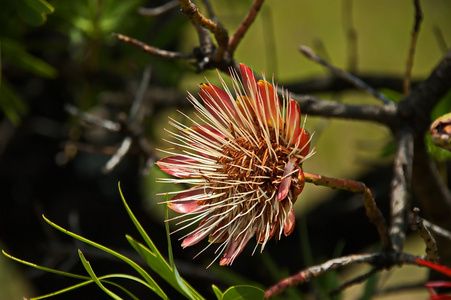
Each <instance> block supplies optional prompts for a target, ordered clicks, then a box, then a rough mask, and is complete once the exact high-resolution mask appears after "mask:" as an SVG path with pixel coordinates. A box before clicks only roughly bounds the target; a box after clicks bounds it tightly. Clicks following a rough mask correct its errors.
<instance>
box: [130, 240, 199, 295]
mask: <svg viewBox="0 0 451 300" xmlns="http://www.w3.org/2000/svg"><path fill="white" fill-rule="evenodd" d="M126 237H127V240H128V242H129V243H130V244H131V245H132V247H133V248H134V249H135V250H136V252H138V253H139V254H140V255H141V256H142V257H143V258H144V260H145V261H146V263H147V265H148V266H149V267H150V268H151V269H152V270H153V271H154V272H155V273H157V274H158V275H159V276H160V277H161V278H163V279H164V280H165V281H166V282H168V283H169V284H170V285H171V286H172V287H174V288H175V289H176V290H177V291H178V292H180V293H181V294H182V295H184V296H185V297H186V298H188V299H204V298H203V297H202V296H201V295H200V294H199V293H198V292H197V291H196V290H195V289H194V288H193V287H191V286H190V285H189V284H188V283H187V282H186V281H185V280H184V279H183V278H181V277H180V275H178V272H177V275H176V273H175V272H174V271H173V270H174V269H172V268H171V267H170V266H169V265H168V263H167V262H166V260H165V259H164V257H162V256H158V255H156V254H155V253H153V252H152V251H150V250H149V249H148V248H147V247H145V246H144V245H143V244H141V243H139V242H137V241H135V240H134V239H133V238H132V237H131V236H128V235H127V236H126Z"/></svg>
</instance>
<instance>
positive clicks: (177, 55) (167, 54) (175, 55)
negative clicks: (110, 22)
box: [113, 33, 194, 59]
mask: <svg viewBox="0 0 451 300" xmlns="http://www.w3.org/2000/svg"><path fill="white" fill-rule="evenodd" d="M113 36H115V37H117V39H118V40H120V41H122V42H125V43H127V44H130V45H133V46H135V47H136V48H138V49H140V50H142V51H144V52H146V53H148V54H150V55H153V56H158V57H161V58H166V59H191V58H194V55H193V54H192V53H181V52H174V51H167V50H162V49H159V48H156V47H152V46H149V45H147V44H145V43H143V42H141V41H139V40H136V39H134V38H131V37H128V36H126V35H123V34H120V33H113Z"/></svg>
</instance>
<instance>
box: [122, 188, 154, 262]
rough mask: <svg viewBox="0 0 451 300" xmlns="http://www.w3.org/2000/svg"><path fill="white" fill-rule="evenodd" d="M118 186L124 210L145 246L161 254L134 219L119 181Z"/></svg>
mask: <svg viewBox="0 0 451 300" xmlns="http://www.w3.org/2000/svg"><path fill="white" fill-rule="evenodd" d="M118 188H119V193H120V195H121V199H122V203H123V204H124V206H125V210H126V211H127V213H128V215H129V217H130V219H131V220H132V222H133V224H134V225H135V227H136V229H137V230H138V232H139V234H140V235H141V237H142V238H143V240H144V242H145V243H146V245H147V247H149V248H150V251H152V252H155V254H156V255H158V256H161V257H162V255H161V253H160V252H159V251H158V249H157V247H156V246H155V244H154V243H153V242H152V240H151V239H150V238H149V235H148V234H147V232H146V231H145V230H144V228H143V227H142V226H141V224H140V223H139V221H138V219H136V217H135V215H134V214H133V212H132V210H131V209H130V207H129V206H128V204H127V201H125V197H124V194H123V193H122V189H121V183H120V182H119V183H118Z"/></svg>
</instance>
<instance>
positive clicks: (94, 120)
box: [64, 104, 122, 132]
mask: <svg viewBox="0 0 451 300" xmlns="http://www.w3.org/2000/svg"><path fill="white" fill-rule="evenodd" d="M64 108H65V109H66V111H67V112H68V113H70V114H71V115H73V116H76V117H78V118H80V119H81V120H83V121H85V122H86V123H88V124H91V125H95V126H98V127H101V128H105V129H106V130H109V131H113V132H117V131H119V130H121V128H122V126H121V124H119V123H117V122H113V121H110V120H105V119H102V118H99V117H97V116H95V115H92V114H87V113H84V112H82V111H80V110H79V109H78V108H76V107H75V106H73V105H70V104H66V106H65V107H64Z"/></svg>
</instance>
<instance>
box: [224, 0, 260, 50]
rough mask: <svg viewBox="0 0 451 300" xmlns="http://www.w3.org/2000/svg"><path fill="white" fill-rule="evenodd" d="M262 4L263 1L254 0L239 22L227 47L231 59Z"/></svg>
mask: <svg viewBox="0 0 451 300" xmlns="http://www.w3.org/2000/svg"><path fill="white" fill-rule="evenodd" d="M263 2H264V0H254V2H253V3H252V6H251V8H250V9H249V11H248V12H247V15H246V17H244V20H243V22H241V24H240V26H239V27H238V29H237V30H236V31H235V33H234V34H233V35H232V36H231V37H230V40H229V45H228V52H229V54H230V56H232V57H233V53H234V52H235V50H236V47H237V46H238V44H239V43H240V41H241V39H242V38H243V37H244V35H245V34H246V32H247V30H248V29H249V28H250V26H251V25H252V23H253V22H254V20H255V17H256V16H257V14H258V12H259V10H260V8H261V6H262V5H263Z"/></svg>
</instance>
